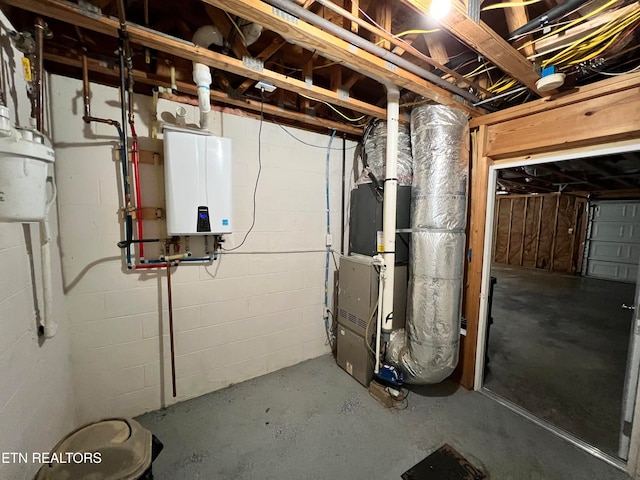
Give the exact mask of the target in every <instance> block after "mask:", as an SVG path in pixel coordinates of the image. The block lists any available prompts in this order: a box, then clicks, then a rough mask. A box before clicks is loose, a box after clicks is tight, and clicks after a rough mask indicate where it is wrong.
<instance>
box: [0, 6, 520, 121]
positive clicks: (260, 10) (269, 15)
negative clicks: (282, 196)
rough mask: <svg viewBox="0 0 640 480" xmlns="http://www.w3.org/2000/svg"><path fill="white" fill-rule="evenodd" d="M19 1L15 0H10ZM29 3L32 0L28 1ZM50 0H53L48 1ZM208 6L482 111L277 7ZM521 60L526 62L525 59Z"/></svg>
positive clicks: (378, 75)
mask: <svg viewBox="0 0 640 480" xmlns="http://www.w3.org/2000/svg"><path fill="white" fill-rule="evenodd" d="M11 1H13V2H16V3H20V2H19V1H18V0H11ZM28 1H30V2H32V1H34V0H28ZM49 1H52V0H49ZM202 1H204V2H205V3H208V4H210V5H215V6H217V7H221V8H224V9H225V10H227V11H229V12H231V13H233V14H234V15H238V16H240V17H242V18H245V19H247V20H250V21H252V22H256V23H259V24H260V25H263V26H264V27H265V28H268V29H269V30H273V31H275V32H276V33H279V34H280V35H282V36H283V37H285V38H287V39H289V40H291V41H293V42H295V43H297V44H299V45H301V46H303V47H304V48H306V49H307V50H310V51H317V52H318V53H320V54H321V55H323V56H325V57H326V58H329V59H331V60H335V61H341V62H343V63H344V64H345V65H346V66H349V67H350V68H352V69H354V70H357V71H360V72H362V73H364V74H365V75H367V76H368V77H370V78H373V79H375V80H377V81H379V82H381V83H392V84H394V85H396V86H398V87H402V88H406V89H408V90H410V91H412V92H414V93H417V94H419V95H422V96H424V97H426V98H429V99H430V100H433V101H435V102H437V103H441V104H443V105H449V106H453V107H457V108H460V109H462V110H464V111H465V112H467V113H469V114H470V115H472V116H475V115H480V114H481V110H480V109H478V108H474V107H470V106H468V105H466V104H464V103H461V102H459V101H458V100H457V99H456V96H455V95H454V94H452V93H451V92H449V91H448V90H445V89H444V88H442V87H439V86H437V85H435V84H432V83H431V82H428V81H427V80H425V79H423V78H421V77H419V76H418V75H415V74H413V73H410V72H408V71H406V70H404V69H402V68H399V67H397V66H395V65H390V64H389V62H387V61H386V60H384V59H382V58H380V57H377V56H376V55H372V54H370V53H369V52H366V51H364V50H362V49H359V48H357V47H354V46H353V45H351V44H349V43H348V42H345V41H344V40H341V39H338V38H336V37H334V36H333V35H331V34H329V33H327V32H325V31H323V30H321V29H319V28H316V27H314V26H312V25H309V24H308V23H305V22H303V21H302V20H299V19H297V18H295V17H292V16H290V15H279V14H278V13H277V12H278V11H279V10H277V9H275V11H274V8H273V7H271V6H270V5H268V4H266V3H264V2H262V1H260V0H236V1H235V2H228V1H227V0H202ZM523 61H525V62H526V60H525V59H523Z"/></svg>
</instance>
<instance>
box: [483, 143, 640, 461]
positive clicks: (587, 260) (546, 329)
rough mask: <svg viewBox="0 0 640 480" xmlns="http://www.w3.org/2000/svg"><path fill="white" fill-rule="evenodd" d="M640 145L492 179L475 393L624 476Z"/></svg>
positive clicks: (547, 160)
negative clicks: (509, 409)
mask: <svg viewBox="0 0 640 480" xmlns="http://www.w3.org/2000/svg"><path fill="white" fill-rule="evenodd" d="M638 150H640V145H629V144H626V145H618V146H615V145H614V146H607V147H602V148H599V149H594V150H592V151H590V152H584V151H582V152H567V153H564V154H560V155H548V156H544V157H539V158H535V159H526V160H525V159H523V160H514V161H504V162H500V163H497V164H494V165H493V166H491V167H490V170H489V190H488V198H487V223H486V233H485V252H484V261H483V279H482V295H481V299H482V300H481V307H480V321H479V332H478V349H477V356H476V381H475V386H476V389H479V390H481V391H483V392H484V393H486V394H487V395H489V396H491V397H492V398H494V399H496V400H497V401H499V402H501V403H503V404H505V405H506V406H508V407H509V408H512V409H513V410H515V411H518V412H519V413H521V414H523V415H525V416H527V417H529V418H531V419H532V420H533V421H535V422H536V423H538V424H540V425H541V426H543V427H545V428H547V429H549V430H552V431H554V432H555V433H557V434H559V435H561V436H563V437H564V438H565V439H567V440H569V441H571V442H572V443H574V444H576V445H577V446H579V447H580V448H583V449H585V450H587V451H589V452H591V453H593V454H594V455H596V456H598V457H600V458H602V459H603V460H605V461H607V462H608V463H610V464H612V465H614V466H616V467H618V468H621V469H625V468H626V464H625V461H626V460H627V458H628V452H629V442H630V438H631V431H630V430H631V421H632V420H633V412H634V410H635V396H636V390H637V381H638V368H637V367H638V361H639V360H638V359H637V358H636V357H637V351H638V348H637V347H636V346H635V342H634V339H635V335H633V336H631V335H630V332H631V331H632V330H631V328H632V325H635V324H636V322H637V321H638V315H637V310H633V308H635V305H637V304H638V301H637V291H636V284H637V278H638V265H639V264H640V153H638Z"/></svg>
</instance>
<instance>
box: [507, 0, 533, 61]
mask: <svg viewBox="0 0 640 480" xmlns="http://www.w3.org/2000/svg"><path fill="white" fill-rule="evenodd" d="M503 10H504V16H505V19H506V20H507V26H508V27H509V31H510V32H513V31H514V30H517V29H518V28H520V27H522V26H523V25H525V24H526V23H527V22H528V21H529V15H528V14H527V9H526V7H525V6H524V5H515V6H513V7H511V8H504V9H503ZM531 39H532V36H531V35H523V36H522V37H521V38H518V40H516V41H515V42H513V48H515V49H516V51H518V52H522V54H524V56H525V57H529V56H531V55H533V54H534V53H535V49H534V48H533V44H531V43H529V42H530V41H531ZM523 45H524V46H523ZM518 47H522V49H518Z"/></svg>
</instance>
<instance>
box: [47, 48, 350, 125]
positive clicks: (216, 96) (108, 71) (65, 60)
mask: <svg viewBox="0 0 640 480" xmlns="http://www.w3.org/2000/svg"><path fill="white" fill-rule="evenodd" d="M44 59H45V61H47V62H54V63H59V64H62V65H68V66H71V67H77V68H81V66H82V62H81V60H80V58H70V57H67V56H63V55H55V54H51V53H45V54H44ZM89 71H90V72H93V73H97V74H100V75H106V76H109V77H118V75H119V72H118V71H117V70H115V69H112V68H109V67H105V66H102V65H100V64H98V63H97V62H89ZM133 79H134V81H135V82H139V83H143V84H146V85H153V86H156V85H158V84H159V83H160V84H161V85H160V86H167V87H168V86H170V82H169V80H168V79H167V81H166V82H164V83H162V82H158V80H157V79H156V78H150V77H149V76H148V75H147V74H146V73H145V72H141V71H139V70H134V72H133ZM176 87H177V89H178V92H180V93H183V94H188V95H193V96H194V97H195V96H197V95H198V92H197V88H196V86H195V84H191V83H185V82H180V81H178V82H176ZM211 101H212V102H214V103H223V104H226V105H233V106H235V107H241V108H243V109H247V110H252V111H254V112H260V109H261V108H262V109H263V111H264V113H265V114H267V115H270V116H273V117H276V118H283V119H287V120H295V121H297V122H299V123H301V124H309V125H313V126H314V127H316V128H317V127H318V126H319V125H320V126H323V127H326V128H327V129H328V130H336V131H338V132H342V133H347V134H349V135H356V136H360V135H362V128H360V127H356V126H352V125H348V124H345V123H341V122H334V121H331V120H325V119H322V118H310V117H308V116H307V115H304V114H303V113H300V112H295V111H292V110H285V109H282V108H280V107H277V106H274V105H268V104H264V105H263V106H261V105H260V102H259V101H256V100H250V99H236V98H230V97H229V96H227V94H225V93H224V92H219V91H217V90H213V89H211ZM196 102H197V100H196Z"/></svg>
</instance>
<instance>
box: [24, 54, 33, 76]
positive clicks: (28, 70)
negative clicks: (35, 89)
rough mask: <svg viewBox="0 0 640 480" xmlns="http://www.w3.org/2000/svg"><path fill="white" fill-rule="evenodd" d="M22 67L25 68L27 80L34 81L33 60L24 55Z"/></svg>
mask: <svg viewBox="0 0 640 480" xmlns="http://www.w3.org/2000/svg"><path fill="white" fill-rule="evenodd" d="M22 69H23V70H24V79H25V80H26V81H27V82H31V81H33V80H32V79H31V62H30V61H29V59H28V58H27V57H22Z"/></svg>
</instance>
